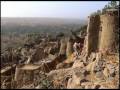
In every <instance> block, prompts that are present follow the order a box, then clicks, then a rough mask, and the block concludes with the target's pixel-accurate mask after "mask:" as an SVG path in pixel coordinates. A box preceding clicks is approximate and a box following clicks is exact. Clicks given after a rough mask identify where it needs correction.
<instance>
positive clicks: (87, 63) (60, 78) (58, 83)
mask: <svg viewBox="0 0 120 90" xmlns="http://www.w3.org/2000/svg"><path fill="white" fill-rule="evenodd" d="M118 20H119V16H117V15H115V14H108V13H106V14H104V15H96V16H90V17H89V18H88V27H87V35H86V37H85V40H84V47H83V48H82V53H81V54H80V55H79V57H78V58H76V55H75V53H74V51H73V44H74V43H73V42H74V40H71V39H70V38H69V39H68V40H67V39H66V38H61V42H60V46H59V45H58V44H57V43H56V42H57V41H55V42H51V43H50V42H49V41H44V42H43V43H42V44H40V45H38V46H36V47H35V51H33V52H34V53H32V51H31V50H28V51H26V52H29V53H30V51H31V53H32V54H33V56H29V57H30V60H31V61H30V62H29V58H28V63H27V64H26V63H24V64H23V65H22V64H21V65H22V66H20V67H19V65H18V64H17V65H15V66H16V69H15V68H14V69H15V70H14V73H13V75H14V82H13V83H14V84H13V85H14V86H17V87H16V88H21V87H22V88H28V87H29V86H31V85H32V87H33V88H37V89H41V88H43V87H41V85H42V84H45V82H46V86H45V85H42V86H45V87H44V88H50V86H49V85H51V86H52V85H53V87H52V88H53V89H56V88H57V89H63V88H67V89H117V88H118V85H119V53H116V46H117V45H118V44H119V42H118V33H117V32H118V31H119V29H118V26H119V23H118ZM78 39H79V38H78ZM48 42H49V44H48ZM54 45H55V46H57V45H58V46H59V47H60V48H59V49H58V48H56V47H54ZM51 47H52V48H51ZM29 49H30V48H29ZM31 49H32V48H31ZM49 49H50V50H51V52H52V49H53V51H54V49H55V50H56V49H58V50H57V51H58V52H57V53H58V55H56V54H55V55H54V54H51V53H49ZM108 52H109V53H108ZM45 53H47V54H48V56H49V57H51V58H46V60H44V59H45V58H44V57H45V55H44V54H45ZM111 53H112V54H111ZM30 55H31V54H30ZM23 56H26V54H23ZM39 59H40V60H39ZM25 60H26V59H25ZM11 68H12V67H11ZM8 69H9V68H8ZM8 69H7V70H8ZM10 70H12V69H10ZM10 70H9V71H10ZM3 71H4V70H3ZM4 72H5V71H4ZM42 73H45V75H46V76H47V77H45V78H43V77H42ZM3 77H4V75H3ZM41 78H43V79H46V78H48V79H49V80H50V83H51V82H52V84H49V83H48V79H47V81H45V80H43V79H41ZM3 79H4V78H3ZM4 82H5V83H4ZM6 82H8V81H4V80H3V85H2V86H4V85H5V84H6ZM41 83H42V84H41ZM10 84H11V83H10ZM23 85H25V86H27V85H28V86H27V87H24V86H23ZM47 85H48V86H47ZM3 88H6V87H3ZM9 88H10V87H9ZM29 88H31V87H29Z"/></svg>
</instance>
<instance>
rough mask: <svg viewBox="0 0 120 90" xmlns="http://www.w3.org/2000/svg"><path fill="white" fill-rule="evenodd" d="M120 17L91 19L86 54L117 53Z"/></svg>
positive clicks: (107, 16)
mask: <svg viewBox="0 0 120 90" xmlns="http://www.w3.org/2000/svg"><path fill="white" fill-rule="evenodd" d="M118 20H119V17H118V15H115V14H113V15H110V14H108V13H106V14H104V15H100V16H99V15H96V16H91V17H89V20H88V27H87V37H86V39H87V41H86V52H87V53H88V55H90V53H91V52H97V51H101V52H103V53H105V52H108V51H109V52H116V46H117V44H118V35H117V34H118V31H119V27H118V26H119V21H118Z"/></svg>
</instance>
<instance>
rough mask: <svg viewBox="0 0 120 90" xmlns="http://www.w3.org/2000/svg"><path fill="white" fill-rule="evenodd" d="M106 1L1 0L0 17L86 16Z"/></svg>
mask: <svg viewBox="0 0 120 90" xmlns="http://www.w3.org/2000/svg"><path fill="white" fill-rule="evenodd" d="M106 4H108V1H1V17H56V18H79V19H82V18H87V16H88V15H90V14H91V13H92V12H95V11H97V10H98V9H102V8H103V7H104V6H105V5H106Z"/></svg>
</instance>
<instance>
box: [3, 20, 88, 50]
mask: <svg viewBox="0 0 120 90" xmlns="http://www.w3.org/2000/svg"><path fill="white" fill-rule="evenodd" d="M86 23H87V22H86V21H85V20H78V19H59V18H1V37H2V40H1V46H2V49H5V48H6V47H7V46H14V47H15V46H19V45H21V44H22V43H23V39H24V35H25V34H28V33H40V34H46V33H49V34H51V35H56V34H58V33H60V32H63V33H65V34H67V35H68V34H70V30H78V29H80V27H81V26H83V25H85V24H86Z"/></svg>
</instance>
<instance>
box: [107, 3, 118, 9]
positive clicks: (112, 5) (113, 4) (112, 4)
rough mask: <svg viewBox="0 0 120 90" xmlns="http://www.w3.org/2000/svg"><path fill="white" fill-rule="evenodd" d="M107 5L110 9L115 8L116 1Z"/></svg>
mask: <svg viewBox="0 0 120 90" xmlns="http://www.w3.org/2000/svg"><path fill="white" fill-rule="evenodd" d="M108 5H110V7H111V8H115V7H116V6H117V1H111V2H109V3H108Z"/></svg>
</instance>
